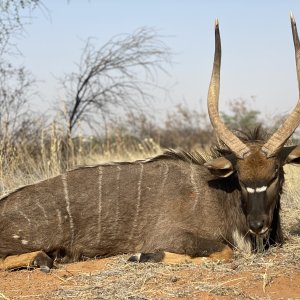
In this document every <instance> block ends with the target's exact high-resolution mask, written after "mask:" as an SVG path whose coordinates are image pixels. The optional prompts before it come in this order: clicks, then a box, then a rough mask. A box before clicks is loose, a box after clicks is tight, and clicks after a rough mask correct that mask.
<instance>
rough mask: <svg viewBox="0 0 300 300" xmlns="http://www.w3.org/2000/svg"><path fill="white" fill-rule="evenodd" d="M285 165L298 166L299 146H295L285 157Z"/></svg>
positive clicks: (299, 157) (299, 160) (299, 159)
mask: <svg viewBox="0 0 300 300" xmlns="http://www.w3.org/2000/svg"><path fill="white" fill-rule="evenodd" d="M285 163H286V164H293V165H299V164H300V145H298V146H296V147H295V148H294V149H293V150H292V151H291V152H290V153H289V155H288V156H287V158H286V161H285Z"/></svg>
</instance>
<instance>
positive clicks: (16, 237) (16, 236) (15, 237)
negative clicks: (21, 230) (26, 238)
mask: <svg viewBox="0 0 300 300" xmlns="http://www.w3.org/2000/svg"><path fill="white" fill-rule="evenodd" d="M12 237H13V238H14V239H16V240H17V239H19V238H20V236H19V235H17V234H14V235H13V236H12Z"/></svg>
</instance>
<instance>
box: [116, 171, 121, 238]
mask: <svg viewBox="0 0 300 300" xmlns="http://www.w3.org/2000/svg"><path fill="white" fill-rule="evenodd" d="M117 169H118V172H117V182H116V185H117V198H116V215H115V232H116V234H117V232H118V227H119V217H120V207H119V206H120V204H119V201H120V175H121V166H117Z"/></svg>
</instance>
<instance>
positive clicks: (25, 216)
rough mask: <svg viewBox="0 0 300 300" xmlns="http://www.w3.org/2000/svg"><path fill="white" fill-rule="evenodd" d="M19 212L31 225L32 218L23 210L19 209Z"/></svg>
mask: <svg viewBox="0 0 300 300" xmlns="http://www.w3.org/2000/svg"><path fill="white" fill-rule="evenodd" d="M19 214H20V215H21V216H22V217H24V218H25V219H26V220H27V221H28V223H29V225H31V220H30V219H29V218H28V217H27V215H25V214H24V213H23V212H22V211H19Z"/></svg>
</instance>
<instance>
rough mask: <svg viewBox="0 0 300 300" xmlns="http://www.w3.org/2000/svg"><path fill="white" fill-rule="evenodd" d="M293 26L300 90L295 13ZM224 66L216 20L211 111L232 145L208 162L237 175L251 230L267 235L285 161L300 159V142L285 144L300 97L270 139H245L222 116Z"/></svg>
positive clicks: (299, 114)
mask: <svg viewBox="0 0 300 300" xmlns="http://www.w3.org/2000/svg"><path fill="white" fill-rule="evenodd" d="M291 26H292V34H293V40H294V47H295V56H296V66H297V77H298V88H299V90H300V43H299V37H298V33H297V27H296V22H295V19H294V17H293V15H292V14H291ZM220 66H221V39H220V32H219V23H218V20H216V23H215V55H214V63H213V71H212V77H211V81H210V85H209V91H208V113H209V117H210V121H211V124H212V126H213V128H214V130H215V133H216V135H217V136H218V138H219V139H220V140H221V141H222V142H223V143H224V144H225V145H226V146H227V147H228V148H229V149H230V154H228V155H224V156H222V157H219V158H217V159H214V160H211V161H209V162H207V163H206V164H205V166H206V167H207V168H208V169H209V170H210V171H211V173H212V174H214V175H215V176H216V177H218V178H220V177H228V176H236V177H237V182H238V186H239V188H240V191H241V203H242V208H243V211H244V213H245V216H246V220H247V225H248V227H249V231H250V232H251V233H252V234H254V235H257V236H261V237H263V236H266V235H267V234H268V232H269V231H270V228H271V223H272V220H273V213H274V209H275V207H279V200H280V193H281V190H282V185H283V181H284V175H283V174H284V173H283V165H284V164H286V163H299V158H300V145H298V146H292V147H285V146H284V144H285V143H286V141H287V140H288V139H289V137H290V136H291V135H292V134H293V132H294V131H295V130H296V128H297V127H298V125H299V123H300V100H298V103H297V105H296V107H295V108H294V110H293V111H292V113H291V114H290V115H289V116H288V118H287V119H286V120H285V121H284V122H283V124H282V125H281V127H280V128H279V129H278V130H277V131H276V132H275V133H274V134H273V135H272V136H271V137H270V138H269V139H268V140H267V141H263V142H257V141H253V142H244V141H242V140H241V139H240V138H239V137H237V136H236V135H234V134H233V132H231V131H230V130H229V129H228V128H227V127H226V126H225V124H224V123H223V121H222V119H221V118H220V116H219V111H218V101H219V91H220Z"/></svg>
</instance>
